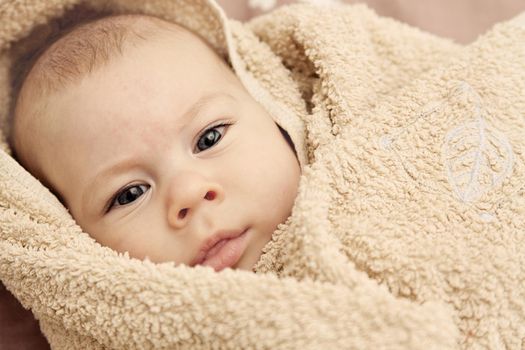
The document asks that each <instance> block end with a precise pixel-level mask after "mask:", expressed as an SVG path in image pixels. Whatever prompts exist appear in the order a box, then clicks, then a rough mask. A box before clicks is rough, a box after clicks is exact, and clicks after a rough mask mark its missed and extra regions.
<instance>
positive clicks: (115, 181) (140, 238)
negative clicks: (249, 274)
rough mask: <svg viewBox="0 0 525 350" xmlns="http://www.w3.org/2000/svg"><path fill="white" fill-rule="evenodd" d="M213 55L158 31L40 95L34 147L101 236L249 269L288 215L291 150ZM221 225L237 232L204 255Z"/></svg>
mask: <svg viewBox="0 0 525 350" xmlns="http://www.w3.org/2000/svg"><path fill="white" fill-rule="evenodd" d="M220 64H221V63H220V61H219V58H218V57H216V56H214V53H213V52H212V51H211V50H210V49H209V48H207V47H206V46H205V45H204V44H203V43H201V42H200V41H199V40H197V39H196V38H195V37H192V36H190V35H185V36H182V37H180V36H175V37H174V38H169V37H168V36H164V37H162V38H158V39H156V40H152V41H151V42H148V43H147V44H141V45H138V47H135V48H129V49H127V50H126V51H125V53H124V54H123V55H122V57H116V58H114V59H112V60H111V61H110V62H109V63H108V65H106V66H104V67H102V68H100V69H98V70H96V71H95V72H94V73H92V74H90V75H89V76H87V77H85V78H83V79H82V80H81V82H79V83H76V84H73V85H72V86H71V87H68V88H66V89H64V90H63V91H61V92H60V93H56V94H53V95H51V96H48V97H46V101H45V105H46V106H45V118H44V119H45V122H39V123H38V128H39V130H38V133H36V134H35V135H32V136H31V137H33V138H34V139H33V141H32V143H31V144H32V145H38V146H35V149H33V150H32V152H34V154H35V155H36V156H35V159H37V162H38V167H39V168H40V170H41V172H42V174H43V175H44V176H45V178H46V179H47V181H48V182H49V184H50V185H51V186H52V187H53V188H54V189H55V190H56V191H57V192H58V193H59V194H60V195H61V196H62V198H63V200H64V201H65V204H66V205H67V206H68V208H69V209H70V212H71V214H72V215H73V217H74V218H75V219H76V221H77V222H78V224H79V225H80V226H81V227H82V228H83V229H84V231H85V232H87V233H89V234H90V235H91V236H92V237H93V238H95V239H96V240H97V241H98V242H100V243H101V244H102V245H105V246H109V247H111V248H113V249H115V250H117V251H120V252H125V251H127V252H129V254H130V256H132V257H136V258H139V259H143V258H145V257H148V258H149V259H150V260H152V261H154V262H166V261H173V262H176V263H184V264H187V265H190V266H193V265H195V264H202V265H209V266H212V267H213V268H214V269H215V270H216V271H220V270H221V269H223V268H225V267H228V266H230V267H232V268H239V269H244V270H251V269H252V267H253V265H254V264H255V263H256V262H257V260H258V258H259V256H260V254H261V250H262V248H263V247H264V246H265V245H266V243H267V242H268V241H269V240H270V239H271V235H272V233H273V232H274V230H275V229H276V227H277V225H278V224H279V223H282V222H284V221H285V220H286V219H287V217H288V216H289V215H290V213H291V209H292V206H293V203H294V200H295V197H296V194H297V186H298V182H299V177H300V168H299V165H298V162H297V159H296V157H295V154H294V152H293V150H292V149H291V147H290V146H289V145H288V143H287V142H286V140H285V138H284V137H283V136H282V134H281V132H280V130H279V129H278V127H277V125H276V124H275V123H274V121H273V120H272V119H271V117H270V116H269V115H268V113H267V112H266V111H265V110H264V109H263V108H262V107H261V106H260V105H259V104H257V103H256V102H255V100H253V98H252V97H250V95H249V94H248V93H247V92H246V91H245V90H244V88H243V86H242V85H241V83H240V82H239V81H238V80H237V77H236V76H235V75H234V74H233V73H232V72H230V71H229V70H227V69H226V68H224V67H221V65H220ZM25 137H26V138H27V137H29V136H27V135H26V136H25ZM38 140H41V141H38ZM219 231H228V232H232V233H234V234H236V235H238V234H239V233H242V232H245V233H244V234H243V235H242V236H241V237H240V238H239V239H237V240H235V241H233V240H232V241H231V242H229V244H228V245H227V246H225V247H227V248H228V249H223V251H222V253H223V254H222V255H221V256H215V257H209V258H208V259H207V260H205V261H203V260H202V259H203V256H202V253H199V252H200V250H201V248H202V247H203V245H204V244H205V243H206V242H207V241H208V240H209V239H210V238H211V237H212V236H214V235H215V234H216V233H218V232H219ZM208 243H209V241H208Z"/></svg>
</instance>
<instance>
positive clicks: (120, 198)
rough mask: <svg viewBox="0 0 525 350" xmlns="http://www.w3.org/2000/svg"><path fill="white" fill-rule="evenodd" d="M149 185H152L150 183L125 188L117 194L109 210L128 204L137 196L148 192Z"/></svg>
mask: <svg viewBox="0 0 525 350" xmlns="http://www.w3.org/2000/svg"><path fill="white" fill-rule="evenodd" d="M149 187H150V186H149V185H133V186H130V187H128V188H125V189H123V190H122V191H120V192H119V193H118V194H117V195H116V196H115V198H114V199H113V201H112V202H111V204H110V206H109V209H108V210H111V209H113V208H114V207H118V206H121V205H126V204H129V203H131V202H134V201H135V200H136V199H137V198H139V197H140V196H142V195H143V194H144V193H146V191H147V190H148V189H149Z"/></svg>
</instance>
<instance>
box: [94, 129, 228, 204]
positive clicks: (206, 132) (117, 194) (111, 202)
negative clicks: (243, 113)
mask: <svg viewBox="0 0 525 350" xmlns="http://www.w3.org/2000/svg"><path fill="white" fill-rule="evenodd" d="M232 124H233V123H227V122H220V123H217V124H215V125H212V126H210V127H209V128H207V129H206V130H204V131H203V132H202V133H201V134H200V135H199V136H198V137H197V142H196V144H195V147H197V145H198V143H199V141H200V140H201V139H202V138H203V137H204V135H206V134H208V132H210V131H212V130H215V129H217V128H221V127H225V128H226V129H225V130H224V131H223V132H222V134H221V136H220V138H219V139H218V140H217V141H216V143H215V144H214V145H213V146H211V147H209V148H207V149H205V150H203V151H200V152H205V151H206V150H208V149H210V148H213V147H215V146H216V145H217V144H218V143H219V142H221V141H222V139H223V138H224V135H225V134H226V130H227V128H228V127H229V126H230V125H232ZM194 149H195V148H194ZM200 152H198V153H200ZM140 186H146V187H147V189H146V190H145V191H143V193H142V194H144V193H146V192H147V190H148V189H149V187H150V186H149V185H144V184H133V185H129V186H127V187H124V188H123V189H122V190H119V191H117V193H116V194H115V195H114V196H113V197H111V199H110V200H109V201H108V204H107V205H106V209H105V210H104V212H105V213H108V212H110V211H111V210H112V209H113V208H114V207H115V202H116V201H117V200H118V198H119V197H120V196H121V195H122V194H124V193H126V192H127V191H129V190H130V189H132V188H135V187H140ZM142 194H141V196H142ZM139 197H140V196H139ZM133 202H134V201H131V202H130V203H133ZM127 204H129V203H127ZM127 204H120V205H118V206H117V207H122V206H126V205H127Z"/></svg>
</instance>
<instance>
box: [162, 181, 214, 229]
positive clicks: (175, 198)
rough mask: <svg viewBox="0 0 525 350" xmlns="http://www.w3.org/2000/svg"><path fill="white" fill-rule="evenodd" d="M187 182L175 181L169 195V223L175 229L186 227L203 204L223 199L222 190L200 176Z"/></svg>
mask: <svg viewBox="0 0 525 350" xmlns="http://www.w3.org/2000/svg"><path fill="white" fill-rule="evenodd" d="M187 180H189V181H174V183H172V188H171V189H170V192H169V193H168V222H169V224H170V226H172V227H173V228H175V229H181V228H183V227H185V226H186V225H187V224H188V223H189V222H190V221H191V220H192V218H193V217H194V216H195V215H196V214H197V213H198V212H199V210H200V209H202V208H201V206H202V205H203V204H205V203H207V202H213V201H218V200H219V199H220V198H222V197H223V190H222V188H221V187H220V186H219V185H218V184H216V183H214V182H211V181H207V180H204V179H202V178H200V177H198V176H197V177H192V178H188V179H187ZM182 182H184V183H182Z"/></svg>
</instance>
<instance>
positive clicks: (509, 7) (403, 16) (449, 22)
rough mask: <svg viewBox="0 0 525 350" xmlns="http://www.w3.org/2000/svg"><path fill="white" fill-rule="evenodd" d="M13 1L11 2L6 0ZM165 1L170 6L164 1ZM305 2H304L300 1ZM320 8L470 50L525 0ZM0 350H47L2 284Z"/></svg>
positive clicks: (259, 7) (230, 7) (245, 7)
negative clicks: (371, 14) (364, 12)
mask: <svg viewBox="0 0 525 350" xmlns="http://www.w3.org/2000/svg"><path fill="white" fill-rule="evenodd" d="M4 1H12V0H4ZM167 1H168V0H167ZM217 1H218V3H219V4H220V5H221V6H222V7H223V8H224V10H225V12H226V14H227V15H228V16H229V17H231V18H234V19H237V20H240V21H247V20H249V19H250V18H252V17H254V16H258V15H261V14H264V13H267V12H269V11H272V10H273V9H275V8H277V7H279V6H283V5H286V4H289V3H292V2H294V1H293V0H217ZM303 1H306V0H303ZM310 2H313V3H316V4H319V5H330V4H333V3H348V4H351V3H358V2H360V3H366V4H367V5H368V6H369V7H371V8H372V9H374V10H375V11H376V12H377V13H378V14H379V15H381V16H387V17H392V18H395V19H397V20H399V21H402V22H405V23H408V24H410V25H413V26H416V27H419V28H420V29H423V30H425V31H428V32H431V33H434V34H436V35H439V36H442V37H447V38H450V39H452V40H454V41H455V42H457V43H461V44H468V43H471V42H472V41H474V40H475V39H476V38H477V37H478V36H479V35H481V34H483V33H485V32H486V31H487V30H488V29H490V27H492V25H494V23H496V22H500V21H503V20H506V19H510V18H512V17H514V16H516V15H517V14H518V13H520V12H522V11H525V0H424V1H423V0H310ZM0 350H49V345H48V344H47V341H46V340H45V338H44V337H43V336H42V334H41V333H40V329H39V327H38V323H37V321H36V320H35V319H34V317H33V316H32V314H31V312H30V311H28V310H25V309H24V308H23V307H22V305H20V303H18V301H17V300H16V299H15V298H14V297H13V296H12V295H11V293H9V291H7V289H6V288H5V287H4V286H3V285H2V284H1V283H0Z"/></svg>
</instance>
